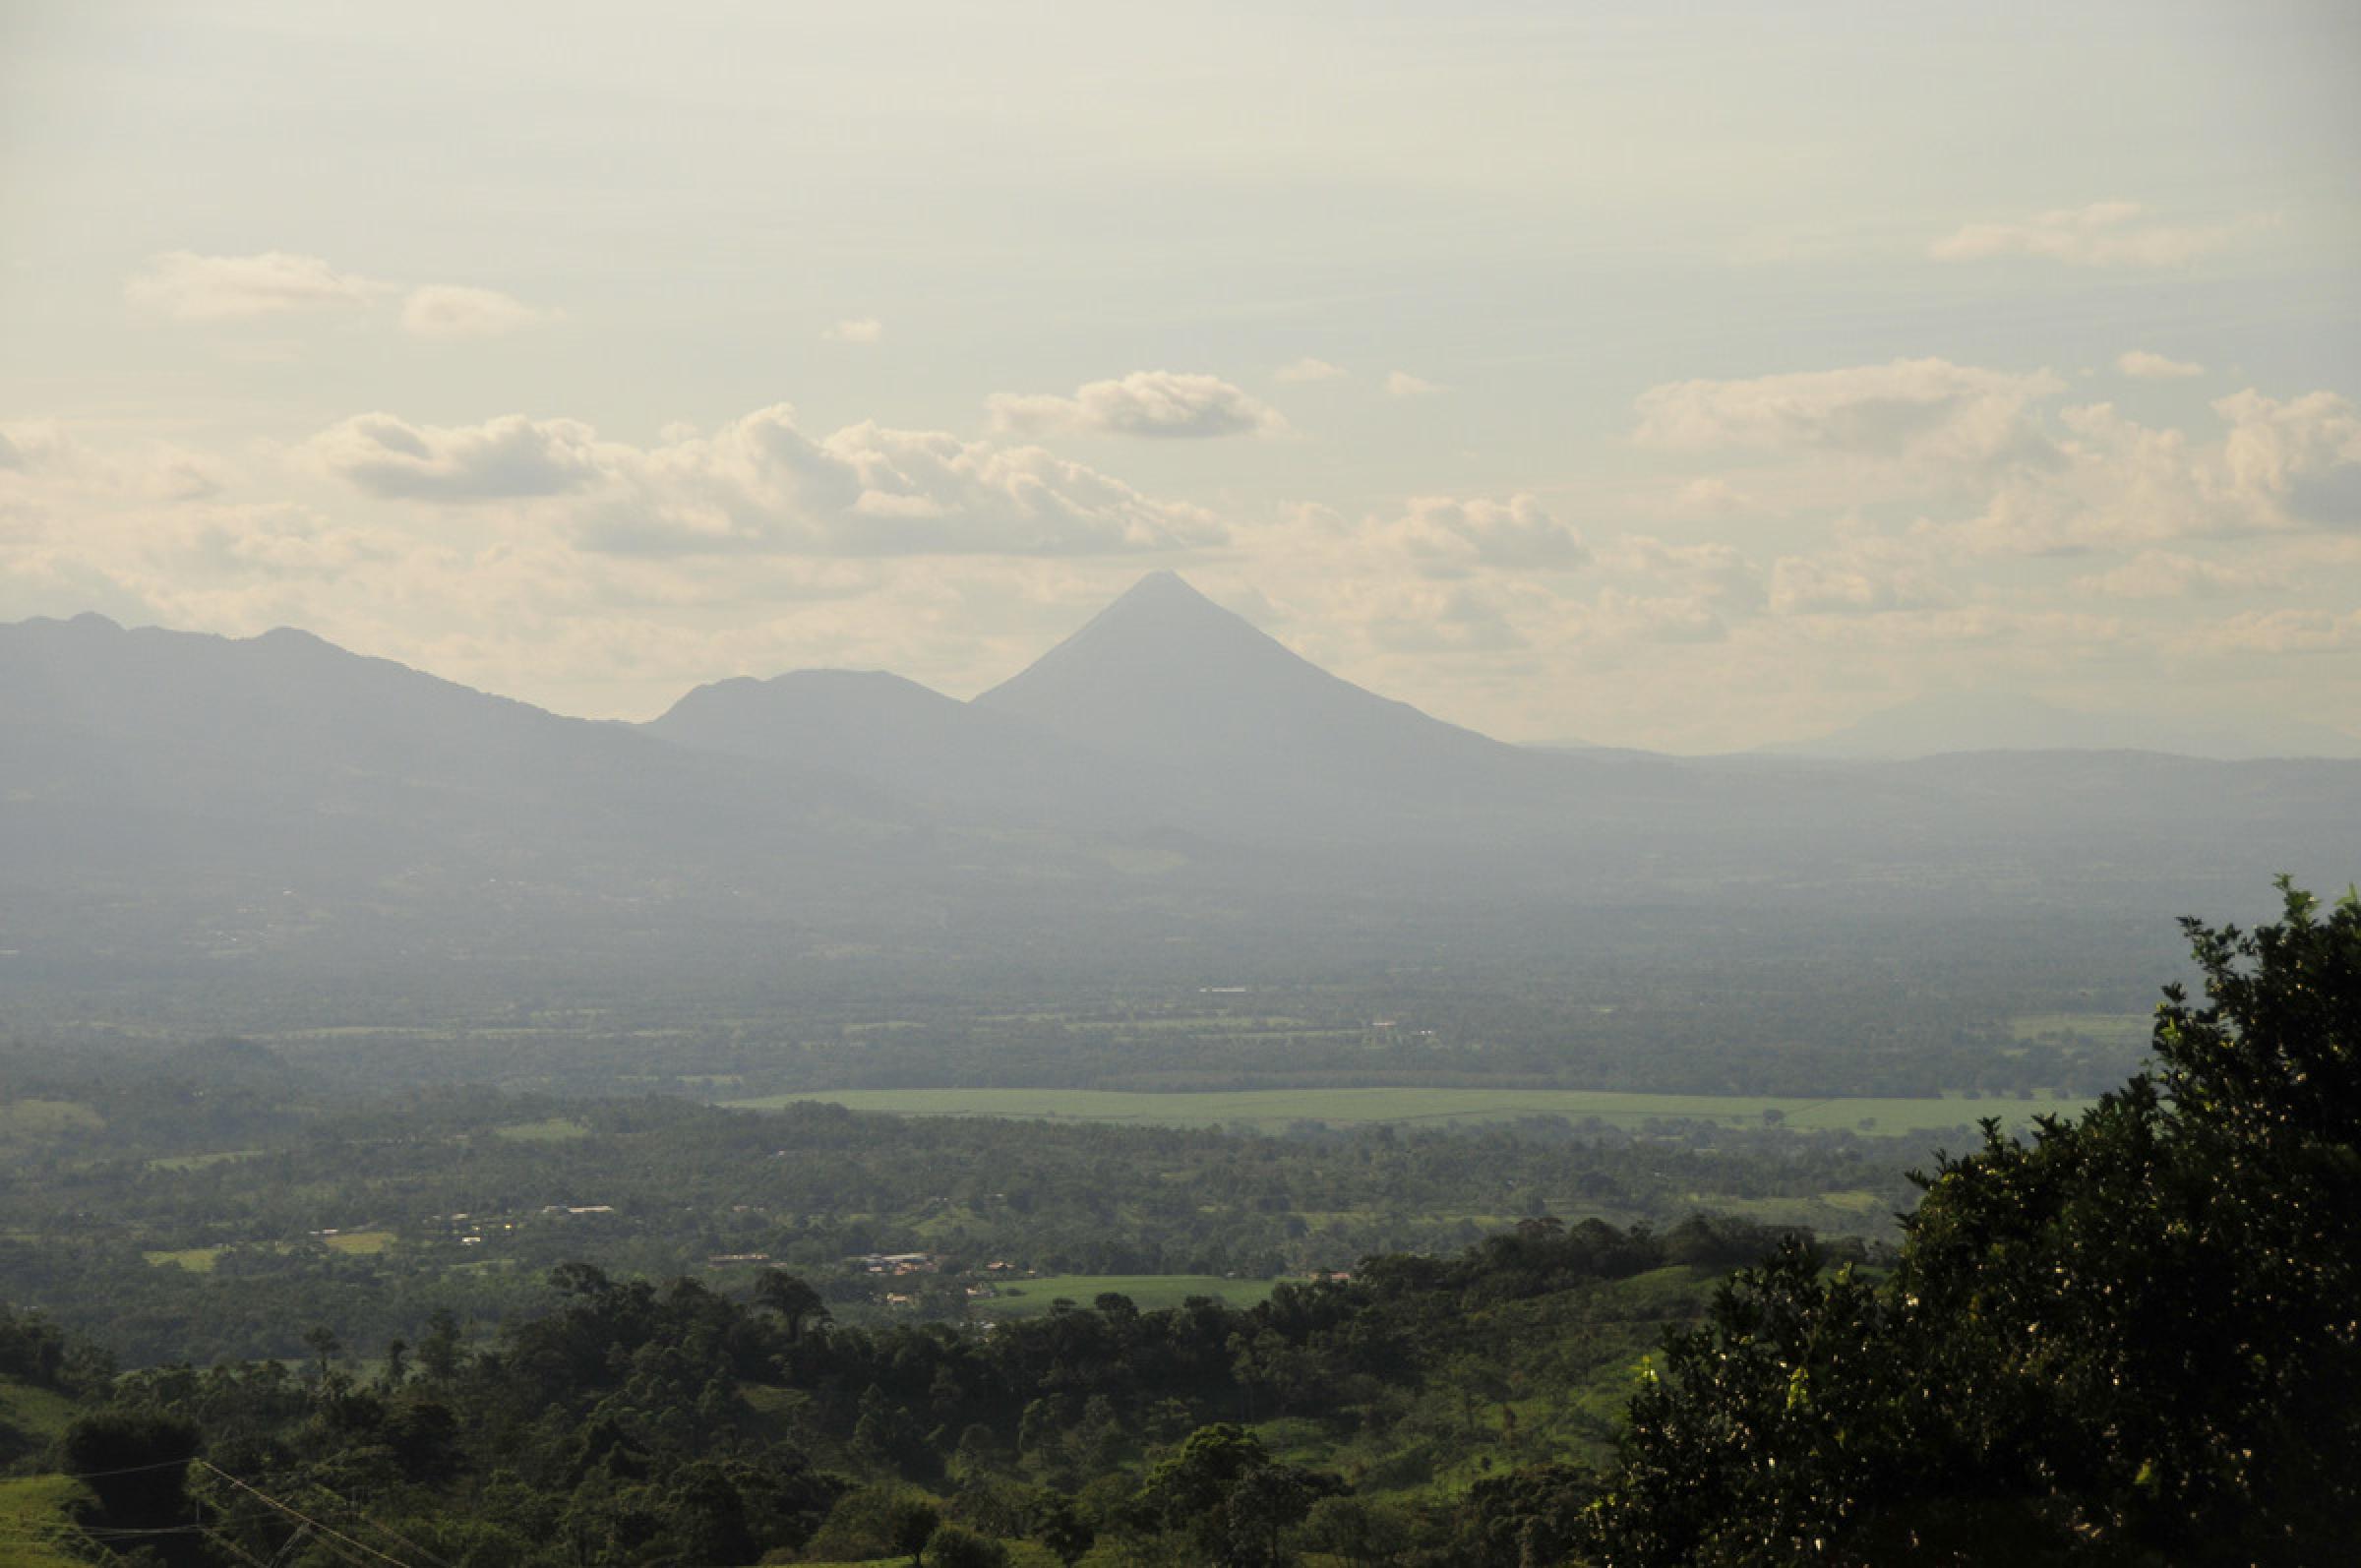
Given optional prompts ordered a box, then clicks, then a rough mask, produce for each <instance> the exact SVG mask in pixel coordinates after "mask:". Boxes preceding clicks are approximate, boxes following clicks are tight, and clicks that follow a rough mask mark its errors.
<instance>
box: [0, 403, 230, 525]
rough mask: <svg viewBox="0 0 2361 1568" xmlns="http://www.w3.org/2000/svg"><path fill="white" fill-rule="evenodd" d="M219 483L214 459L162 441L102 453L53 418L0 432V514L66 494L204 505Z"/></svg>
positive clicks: (21, 510)
mask: <svg viewBox="0 0 2361 1568" xmlns="http://www.w3.org/2000/svg"><path fill="white" fill-rule="evenodd" d="M225 479H226V475H225V470H224V469H223V466H222V465H221V464H220V463H219V462H218V461H216V460H215V459H213V458H212V457H210V456H207V455H206V454H204V453H202V452H191V451H189V450H188V449H187V448H185V447H179V446H175V445H173V444H171V443H169V442H160V441H149V442H143V443H138V444H135V445H133V446H130V447H128V448H121V449H112V450H103V451H102V450H99V449H96V448H92V447H91V446H90V445H88V444H87V443H85V442H84V441H82V440H80V439H79V438H78V437H76V436H75V434H74V433H73V432H72V431H70V430H69V429H68V428H67V427H66V426H65V425H64V424H62V423H60V422H59V421H57V420H54V419H37V420H28V421H26V422H24V423H21V424H11V425H5V426H0V513H8V512H17V513H26V512H30V511H31V510H34V509H40V508H46V507H48V506H49V505H51V504H52V503H54V502H55V501H56V500H57V499H58V498H60V497H65V496H77V497H81V498H84V499H89V498H104V499H106V500H109V501H112V502H126V501H128V502H164V503H174V502H187V501H203V500H206V499H207V498H209V497H211V496H213V495H215V494H217V493H218V492H219V491H220V490H221V488H222V486H223V484H224V483H225Z"/></svg>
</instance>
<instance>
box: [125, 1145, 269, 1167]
mask: <svg viewBox="0 0 2361 1568" xmlns="http://www.w3.org/2000/svg"><path fill="white" fill-rule="evenodd" d="M262 1152H263V1151H262V1150H260V1149H223V1150H221V1151H220V1152H219V1153H217V1154H167V1155H164V1156H162V1157H161V1158H159V1159H154V1160H151V1161H149V1162H148V1169H149V1170H151V1171H202V1170H204V1169H205V1168H206V1167H207V1166H209V1165H227V1164H229V1163H230V1162H231V1161H233V1160H251V1159H253V1158H254V1157H255V1156H256V1155H258V1154H261V1153H262Z"/></svg>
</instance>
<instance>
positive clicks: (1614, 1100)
mask: <svg viewBox="0 0 2361 1568" xmlns="http://www.w3.org/2000/svg"><path fill="white" fill-rule="evenodd" d="M806 1100H817V1101H825V1102H828V1103H830V1104H834V1105H840V1106H844V1107H847V1108H848V1109H850V1110H854V1111H883V1112H889V1113H891V1114H893V1115H896V1116H1015V1117H1026V1118H1033V1119H1038V1120H1050V1121H1096V1122H1114V1123H1129V1124H1132V1125H1138V1126H1168V1127H1219V1126H1248V1127H1254V1128H1257V1129H1259V1130H1263V1131H1277V1130H1280V1129H1283V1128H1285V1127H1287V1126H1288V1125H1290V1124H1291V1123H1294V1122H1298V1121H1317V1122H1326V1123H1329V1124H1331V1125H1335V1126H1363V1125H1376V1124H1379V1123H1389V1124H1393V1125H1413V1126H1416V1125H1428V1126H1439V1125H1450V1124H1454V1123H1482V1122H1487V1121H1513V1120H1516V1119H1518V1118H1519V1117H1523V1116H1564V1117H1566V1118H1568V1119H1569V1120H1572V1121H1576V1122H1580V1121H1583V1120H1585V1119H1587V1118H1589V1117H1593V1116H1596V1117H1598V1118H1599V1119H1600V1120H1601V1121H1604V1122H1606V1123H1608V1124H1610V1125H1614V1126H1619V1127H1626V1128H1631V1127H1638V1126H1641V1125H1643V1124H1645V1123H1646V1122H1648V1121H1651V1120H1672V1119H1682V1120H1691V1121H1710V1122H1715V1123H1718V1124H1720V1125H1723V1126H1731V1127H1742V1126H1762V1125H1765V1124H1766V1122H1767V1121H1769V1120H1770V1119H1772V1118H1770V1117H1769V1116H1767V1113H1771V1112H1777V1113H1778V1117H1777V1120H1778V1123H1779V1124H1780V1125H1783V1126H1787V1127H1794V1128H1799V1129H1802V1130H1806V1131H1838V1130H1843V1129H1851V1130H1854V1131H1859V1132H1865V1133H1873V1134H1877V1135H1880V1136H1888V1137H1891V1136H1901V1135H1907V1134H1908V1133H1911V1132H1913V1131H1918V1130H1921V1129H1923V1130H1928V1131H1936V1132H1945V1133H1948V1132H1949V1131H1950V1129H1952V1128H1954V1127H1959V1126H1970V1127H1971V1126H1973V1125H1974V1123H1975V1122H1976V1121H1977V1120H1978V1119H1980V1118H1982V1117H1984V1116H1997V1117H1999V1118H2000V1119H2001V1121H2002V1122H2003V1123H2004V1124H2005V1125H2007V1126H2009V1127H2011V1128H2018V1129H2022V1128H2024V1127H2026V1126H2028V1125H2029V1123H2030V1122H2031V1120H2032V1118H2033V1117H2034V1116H2040V1115H2044V1114H2050V1115H2061V1116H2069V1115H2072V1114H2074V1113H2075V1112H2077V1111H2080V1110H2081V1109H2083V1108H2084V1107H2085V1106H2086V1105H2088V1104H2089V1102H2088V1101H2086V1100H2080V1099H2060V1098H2053V1097H2046V1096H2036V1097H2034V1098H2032V1099H2029V1100H2015V1099H2009V1100H2000V1099H1990V1100H1975V1099H1967V1098H1964V1097H1960V1098H1955V1097H1950V1096H1946V1097H1944V1098H1941V1099H1858V1098H1856V1099H1838V1100H1806V1099H1779V1098H1766V1097H1757V1096H1747V1095H1685V1094H1623V1093H1615V1092H1610V1091H1603V1090H1588V1089H1418V1088H1410V1089H1241V1090H1225V1091H1219V1092H1205V1093H1194V1092H1191V1093H1170V1094H1165V1093H1152V1092H1147V1091H1138V1090H1111V1089H826V1090H814V1091H812V1092H810V1093H805V1094H785V1095H765V1096H762V1097H760V1098H758V1099H752V1100H730V1101H725V1102H723V1104H725V1105H730V1106H734V1107H738V1108H740V1109H745V1110H761V1111H767V1110H777V1109H779V1108H780V1107H783V1106H788V1105H792V1104H795V1103H796V1102H798V1101H806Z"/></svg>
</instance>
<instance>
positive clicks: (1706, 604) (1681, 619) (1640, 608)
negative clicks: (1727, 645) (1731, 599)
mask: <svg viewBox="0 0 2361 1568" xmlns="http://www.w3.org/2000/svg"><path fill="white" fill-rule="evenodd" d="M1579 630H1580V632H1581V633H1582V634H1583V635H1584V636H1586V637H1591V638H1596V639H1599V640H1604V641H1610V642H1720V641H1722V640H1723V639H1724V638H1725V637H1727V636H1728V635H1729V627H1728V624H1727V623H1726V622H1725V621H1724V620H1723V619H1722V614H1721V612H1720V611H1719V610H1718V609H1717V608H1716V607H1715V606H1714V604H1713V603H1712V601H1710V600H1708V599H1706V598H1703V597H1701V596H1699V595H1696V594H1679V595H1665V596H1648V595H1642V594H1631V593H1625V592H1623V591H1621V590H1620V589H1616V588H1602V589H1601V590H1599V597H1598V599H1597V600H1596V601H1594V602H1593V603H1592V605H1591V606H1590V608H1589V610H1588V611H1587V612H1586V613H1585V614H1584V615H1583V616H1582V617H1581V621H1580V626H1579Z"/></svg>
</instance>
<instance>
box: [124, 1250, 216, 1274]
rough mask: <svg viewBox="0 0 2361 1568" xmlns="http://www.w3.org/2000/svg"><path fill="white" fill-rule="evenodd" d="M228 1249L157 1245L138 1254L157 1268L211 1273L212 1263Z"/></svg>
mask: <svg viewBox="0 0 2361 1568" xmlns="http://www.w3.org/2000/svg"><path fill="white" fill-rule="evenodd" d="M226 1250H228V1249H227V1248H226V1247H217V1246H182V1247H157V1248H154V1249H152V1250H151V1251H147V1252H143V1253H141V1254H140V1256H142V1257H144V1258H146V1259H147V1260H148V1261H149V1262H151V1263H152V1264H154V1265H156V1266H157V1267H158V1268H176V1269H187V1270H188V1271H189V1272H190V1273H191V1274H211V1273H212V1272H213V1263H214V1261H215V1260H216V1259H218V1258H219V1257H220V1256H221V1254H222V1253H223V1252H224V1251H226Z"/></svg>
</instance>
